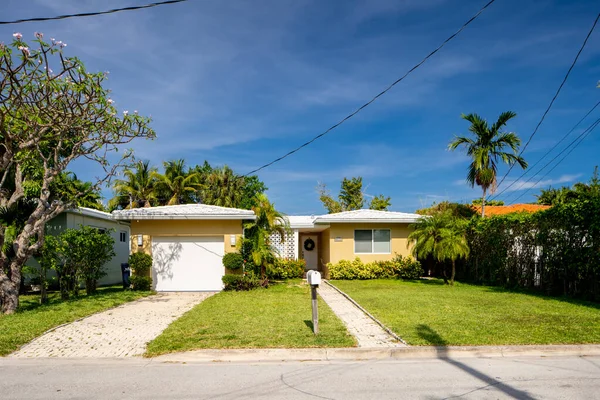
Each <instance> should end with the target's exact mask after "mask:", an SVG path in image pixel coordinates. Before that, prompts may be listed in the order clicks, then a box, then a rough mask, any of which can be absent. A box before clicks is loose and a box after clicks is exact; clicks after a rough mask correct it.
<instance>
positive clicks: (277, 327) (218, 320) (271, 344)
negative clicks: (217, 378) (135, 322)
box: [146, 280, 356, 356]
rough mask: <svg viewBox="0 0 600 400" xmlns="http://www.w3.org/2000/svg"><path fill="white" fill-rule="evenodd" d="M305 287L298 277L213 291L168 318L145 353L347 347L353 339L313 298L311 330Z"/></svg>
mask: <svg viewBox="0 0 600 400" xmlns="http://www.w3.org/2000/svg"><path fill="white" fill-rule="evenodd" d="M311 315H312V314H311V303H310V289H309V287H308V286H307V285H305V284H301V282H300V280H295V281H288V282H287V283H280V284H277V285H273V286H271V287H269V288H268V289H257V290H252V291H249V292H222V293H218V294H216V295H214V296H212V297H210V298H208V299H207V300H205V301H203V302H202V303H200V304H198V305H197V306H196V307H194V308H193V309H192V310H190V311H189V312H187V313H186V314H184V315H183V316H182V317H181V318H180V319H178V320H177V321H175V322H174V323H173V324H171V325H170V326H169V327H168V328H167V329H166V330H165V331H164V332H163V333H162V334H161V335H160V336H159V337H157V338H156V339H155V340H153V341H152V342H150V344H149V345H148V350H147V353H146V355H147V356H155V355H158V354H163V353H170V352H175V351H185V350H193V349H234V348H235V349H239V348H300V347H350V346H355V345H356V342H355V340H354V338H353V337H352V336H350V334H349V333H348V332H347V331H346V327H345V326H344V325H343V323H342V322H341V321H340V320H339V319H338V318H337V317H336V316H335V315H334V314H333V312H332V311H331V309H330V308H329V307H328V306H327V305H326V304H325V303H324V302H323V301H320V300H319V335H318V336H315V335H314V334H313V332H312V324H311Z"/></svg>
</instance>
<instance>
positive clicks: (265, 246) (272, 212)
mask: <svg viewBox="0 0 600 400" xmlns="http://www.w3.org/2000/svg"><path fill="white" fill-rule="evenodd" d="M252 211H254V214H256V219H255V220H254V221H250V222H247V223H245V224H244V228H245V229H246V237H247V238H248V240H249V241H250V243H251V244H252V260H253V261H254V264H255V265H257V266H260V275H261V278H262V279H265V274H266V267H267V265H269V264H270V263H272V262H273V260H274V259H275V256H276V254H275V253H276V250H275V249H274V248H273V246H271V243H270V239H271V235H272V234H273V233H278V234H279V235H280V236H281V239H282V241H283V240H284V238H285V234H286V232H287V231H289V221H288V220H287V218H286V217H285V216H284V215H283V214H281V213H280V212H279V211H277V210H276V209H275V205H274V204H273V203H271V202H270V201H269V199H268V198H267V195H265V194H264V193H260V194H258V195H257V196H256V205H255V206H254V207H253V208H252Z"/></svg>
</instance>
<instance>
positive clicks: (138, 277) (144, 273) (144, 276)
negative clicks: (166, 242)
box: [129, 253, 152, 290]
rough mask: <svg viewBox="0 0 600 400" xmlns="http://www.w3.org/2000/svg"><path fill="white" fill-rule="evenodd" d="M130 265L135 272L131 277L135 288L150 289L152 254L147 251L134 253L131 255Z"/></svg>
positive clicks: (132, 286)
mask: <svg viewBox="0 0 600 400" xmlns="http://www.w3.org/2000/svg"><path fill="white" fill-rule="evenodd" d="M129 267H130V268H131V271H132V272H133V275H132V276H131V278H130V282H131V288H132V289H133V290H150V289H151V288H152V277H151V276H150V270H151V269H152V256H150V255H149V254H146V253H133V254H132V255H130V256H129Z"/></svg>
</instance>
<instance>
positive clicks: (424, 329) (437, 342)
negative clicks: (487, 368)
mask: <svg viewBox="0 0 600 400" xmlns="http://www.w3.org/2000/svg"><path fill="white" fill-rule="evenodd" d="M417 334H418V335H419V336H420V337H421V339H423V340H425V341H427V342H428V343H429V344H431V345H434V346H436V351H437V356H438V358H439V359H440V360H443V361H445V362H447V363H448V364H451V365H453V366H455V367H456V368H458V369H460V370H462V371H464V372H466V373H467V374H469V375H471V376H472V377H474V378H477V379H479V380H480V381H482V382H485V383H486V384H487V385H488V386H493V387H495V388H496V389H498V390H500V391H501V392H503V393H504V394H506V395H507V396H510V397H512V398H514V399H525V400H530V399H533V397H531V396H530V395H529V394H528V393H527V392H524V391H522V390H519V389H515V388H513V387H512V386H510V385H507V384H506V383H502V382H500V381H499V380H497V379H494V378H492V377H491V376H488V375H486V374H484V373H483V372H480V371H478V370H476V369H475V368H473V367H470V366H468V365H465V364H463V363H461V362H460V361H457V360H454V359H452V358H450V356H449V355H448V348H447V345H448V342H447V341H446V340H445V339H444V338H443V337H441V336H440V335H439V334H438V333H437V332H436V331H435V330H433V329H431V328H430V327H429V326H427V325H423V324H421V325H418V326H417Z"/></svg>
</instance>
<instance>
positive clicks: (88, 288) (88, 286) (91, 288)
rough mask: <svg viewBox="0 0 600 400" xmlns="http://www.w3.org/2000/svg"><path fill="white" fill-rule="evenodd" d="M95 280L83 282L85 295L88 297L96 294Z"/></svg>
mask: <svg viewBox="0 0 600 400" xmlns="http://www.w3.org/2000/svg"><path fill="white" fill-rule="evenodd" d="M96 286H97V285H96V280H95V279H86V280H85V293H86V294H87V295H88V296H89V295H90V294H94V293H96Z"/></svg>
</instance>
